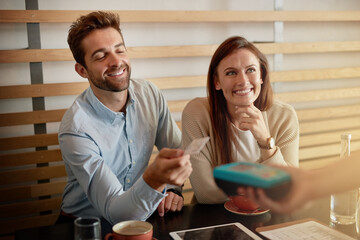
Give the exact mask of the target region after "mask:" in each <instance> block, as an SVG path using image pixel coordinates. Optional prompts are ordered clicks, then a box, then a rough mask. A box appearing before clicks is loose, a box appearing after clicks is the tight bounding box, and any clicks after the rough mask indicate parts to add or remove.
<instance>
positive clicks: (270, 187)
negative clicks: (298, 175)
mask: <svg viewBox="0 0 360 240" xmlns="http://www.w3.org/2000/svg"><path fill="white" fill-rule="evenodd" d="M213 173H214V178H215V182H216V184H217V185H218V186H219V188H221V189H222V190H223V191H224V192H225V193H226V194H227V195H228V196H234V195H237V188H238V187H240V186H245V187H247V186H251V187H254V188H262V189H264V191H265V193H266V194H267V195H268V196H269V197H270V198H272V199H274V200H277V199H280V198H282V197H283V196H284V195H285V194H286V193H287V192H288V191H289V189H290V186H291V177H290V175H289V174H288V173H287V172H285V171H283V170H281V169H279V168H276V167H270V166H267V165H264V164H259V163H249V162H235V163H229V164H225V165H221V166H219V167H216V168H215V169H214V172H213Z"/></svg>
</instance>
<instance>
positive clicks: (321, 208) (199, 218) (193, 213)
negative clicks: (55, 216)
mask: <svg viewBox="0 0 360 240" xmlns="http://www.w3.org/2000/svg"><path fill="white" fill-rule="evenodd" d="M329 212H330V197H327V198H324V199H319V200H316V201H314V202H313V203H312V204H311V205H310V206H308V207H307V208H305V209H302V210H300V211H297V212H294V213H292V214H290V215H279V214H274V213H271V212H267V213H264V214H262V215H257V216H243V215H238V214H235V213H232V212H229V211H227V210H226V209H225V208H224V205H223V204H215V205H207V204H196V205H188V206H184V208H183V210H182V211H181V212H176V213H168V214H166V215H165V216H164V217H159V216H158V214H157V212H155V213H154V214H153V215H152V216H151V217H150V218H149V219H148V220H147V221H148V222H150V223H152V224H153V226H154V237H156V238H157V239H159V240H163V239H165V240H166V239H172V238H171V237H170V235H169V232H171V231H178V230H183V229H190V228H197V227H206V226H211V225H217V224H224V223H231V222H240V223H241V224H243V225H244V226H246V227H247V228H249V229H250V230H252V231H254V232H255V233H256V231H255V229H256V228H257V227H261V226H268V225H272V224H277V223H284V222H289V221H294V220H299V219H305V218H315V219H317V220H319V221H321V222H322V223H324V224H326V225H329V226H330V225H331V224H330V217H329ZM332 227H333V228H335V229H337V230H339V231H341V232H344V233H346V234H348V235H350V236H352V237H354V238H356V237H357V236H356V227H355V224H353V225H349V226H332ZM102 232H103V235H105V234H106V233H108V232H111V225H110V224H109V223H107V222H105V221H104V222H103V224H102ZM258 235H259V234H258ZM259 236H260V237H262V236H261V235H259ZM15 239H16V240H22V239H27V240H31V239H54V240H56V239H73V224H59V225H53V226H47V227H41V228H33V229H26V230H20V231H17V232H16V233H15Z"/></svg>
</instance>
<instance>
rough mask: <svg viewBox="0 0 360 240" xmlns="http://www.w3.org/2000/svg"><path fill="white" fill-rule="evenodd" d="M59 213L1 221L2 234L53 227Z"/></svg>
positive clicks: (0, 229)
mask: <svg viewBox="0 0 360 240" xmlns="http://www.w3.org/2000/svg"><path fill="white" fill-rule="evenodd" d="M58 216H59V213H54V214H49V215H41V216H35V217H27V218H15V219H9V220H4V221H0V234H9V233H14V232H15V231H16V230H19V229H25V228H34V227H42V226H48V225H52V224H54V223H55V222H56V219H57V218H58Z"/></svg>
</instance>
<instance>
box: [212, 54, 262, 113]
mask: <svg viewBox="0 0 360 240" xmlns="http://www.w3.org/2000/svg"><path fill="white" fill-rule="evenodd" d="M262 83H263V81H262V78H261V69H260V63H259V59H258V58H257V57H256V56H255V55H254V54H253V53H252V52H250V51H249V50H248V49H246V48H240V49H236V50H235V51H233V52H232V53H231V54H230V55H228V56H226V57H225V58H224V59H223V60H221V61H220V63H219V65H218V67H217V75H216V76H215V88H216V90H222V91H223V93H224V96H225V99H226V101H227V107H228V108H230V109H233V108H234V107H235V106H249V105H250V104H252V103H254V101H255V100H256V99H257V98H258V97H259V94H260V91H261V84H262Z"/></svg>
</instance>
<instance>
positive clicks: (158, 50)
mask: <svg viewBox="0 0 360 240" xmlns="http://www.w3.org/2000/svg"><path fill="white" fill-rule="evenodd" d="M255 45H256V46H257V47H258V48H259V50H260V51H262V52H263V53H264V54H275V53H284V54H297V53H323V52H349V51H360V41H343V42H298V43H296V42H294V43H256V44H255ZM217 47H218V45H185V46H145V47H141V46H140V47H128V52H129V56H130V58H133V59H136V58H144V59H146V58H173V57H203V56H208V57H210V56H211V55H212V54H213V53H214V51H215V49H216V48H217ZM49 61H73V57H72V54H71V52H70V50H69V49H22V50H0V63H15V62H49Z"/></svg>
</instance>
